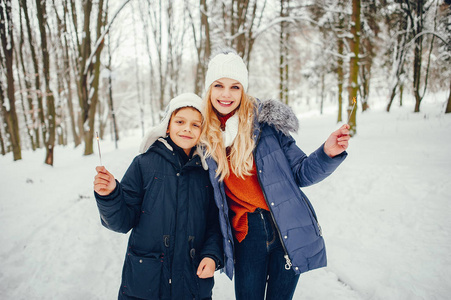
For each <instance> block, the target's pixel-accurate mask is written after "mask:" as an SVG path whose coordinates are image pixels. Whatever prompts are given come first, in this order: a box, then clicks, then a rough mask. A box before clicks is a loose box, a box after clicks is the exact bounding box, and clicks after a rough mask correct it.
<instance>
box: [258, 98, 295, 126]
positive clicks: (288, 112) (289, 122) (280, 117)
mask: <svg viewBox="0 0 451 300" xmlns="http://www.w3.org/2000/svg"><path fill="white" fill-rule="evenodd" d="M257 121H258V122H259V123H266V124H268V125H271V126H273V127H274V128H275V129H276V130H277V131H280V132H282V133H283V134H285V135H290V132H297V131H298V130H299V120H298V118H297V117H296V115H295V114H294V111H293V109H292V108H291V107H289V106H288V105H285V104H284V103H282V102H281V101H279V100H273V99H270V100H263V101H261V102H260V105H259V112H258V116H257Z"/></svg>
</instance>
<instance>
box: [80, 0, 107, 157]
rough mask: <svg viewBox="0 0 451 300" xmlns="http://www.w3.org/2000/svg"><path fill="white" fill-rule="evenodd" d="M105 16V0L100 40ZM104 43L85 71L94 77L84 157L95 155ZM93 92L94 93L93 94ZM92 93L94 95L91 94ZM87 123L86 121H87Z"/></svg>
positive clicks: (99, 23) (99, 19) (100, 10)
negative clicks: (101, 56) (96, 117)
mask: <svg viewBox="0 0 451 300" xmlns="http://www.w3.org/2000/svg"><path fill="white" fill-rule="evenodd" d="M104 20H105V19H104V16H103V0H99V2H98V15H97V28H96V33H97V39H96V40H98V39H99V38H100V36H101V32H102V26H103V25H104ZM103 45H104V41H102V42H101V44H100V46H99V47H98V48H97V50H96V56H95V57H96V58H95V62H94V64H93V65H92V67H91V66H90V67H89V68H88V72H86V71H85V74H86V75H87V74H90V72H89V70H92V73H91V74H90V75H91V76H93V80H92V84H91V85H88V83H87V82H86V89H87V90H89V91H90V94H88V95H87V97H88V98H87V99H86V101H87V102H88V106H89V110H88V119H87V123H88V124H87V125H88V127H87V128H85V134H84V140H85V152H84V155H90V154H93V153H94V147H93V144H94V142H93V141H94V131H95V128H94V122H95V116H96V109H97V103H98V100H99V79H100V55H101V53H102V49H103ZM91 76H87V77H86V78H89V77H91ZM91 90H92V92H91ZM91 93H92V94H91ZM85 122H86V121H85Z"/></svg>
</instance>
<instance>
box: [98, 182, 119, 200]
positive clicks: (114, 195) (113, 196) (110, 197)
mask: <svg viewBox="0 0 451 300" xmlns="http://www.w3.org/2000/svg"><path fill="white" fill-rule="evenodd" d="M120 193H121V192H120V187H119V182H118V181H117V180H116V187H115V188H114V190H113V191H112V192H111V193H109V194H108V195H104V196H102V195H99V194H98V193H97V192H96V191H94V196H95V198H96V200H97V201H98V202H99V201H100V202H108V201H111V200H114V199H116V198H117V197H118V196H119V195H120Z"/></svg>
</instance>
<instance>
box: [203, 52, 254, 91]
mask: <svg viewBox="0 0 451 300" xmlns="http://www.w3.org/2000/svg"><path fill="white" fill-rule="evenodd" d="M221 78H231V79H234V80H237V81H238V82H239V83H241V85H242V86H243V89H244V91H245V92H247V86H248V71H247V67H246V64H245V63H244V62H243V59H242V58H241V57H240V56H239V55H238V54H236V53H235V52H234V51H233V50H225V51H223V52H221V53H219V54H217V55H215V56H214V57H213V58H212V59H211V60H210V62H209V63H208V70H207V76H205V90H206V91H207V90H208V88H209V87H210V85H211V84H212V83H213V82H214V81H215V80H218V79H221Z"/></svg>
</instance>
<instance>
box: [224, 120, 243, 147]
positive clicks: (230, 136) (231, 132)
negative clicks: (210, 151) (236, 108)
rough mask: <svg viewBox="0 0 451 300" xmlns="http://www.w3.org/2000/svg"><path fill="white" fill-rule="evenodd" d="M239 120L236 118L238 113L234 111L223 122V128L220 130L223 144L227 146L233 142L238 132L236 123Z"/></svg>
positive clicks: (237, 123)
mask: <svg viewBox="0 0 451 300" xmlns="http://www.w3.org/2000/svg"><path fill="white" fill-rule="evenodd" d="M239 123H240V120H239V119H238V114H237V113H235V114H234V115H233V116H231V117H230V118H229V119H228V120H227V121H226V123H225V129H224V131H223V132H222V140H223V141H224V146H225V147H226V148H227V147H229V146H231V145H232V144H233V141H234V140H235V138H236V135H237V134H238V125H239Z"/></svg>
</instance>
